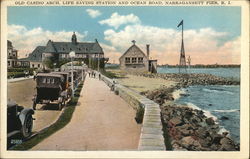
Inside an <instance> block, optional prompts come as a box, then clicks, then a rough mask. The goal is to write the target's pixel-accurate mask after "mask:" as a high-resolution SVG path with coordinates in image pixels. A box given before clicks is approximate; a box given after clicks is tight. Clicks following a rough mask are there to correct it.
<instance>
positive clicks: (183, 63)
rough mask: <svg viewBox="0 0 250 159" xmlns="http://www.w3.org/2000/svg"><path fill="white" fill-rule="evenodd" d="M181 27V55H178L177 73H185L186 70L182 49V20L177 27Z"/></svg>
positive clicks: (183, 50)
mask: <svg viewBox="0 0 250 159" xmlns="http://www.w3.org/2000/svg"><path fill="white" fill-rule="evenodd" d="M180 26H182V27H181V28H182V32H181V33H182V34H181V37H182V38H181V55H180V62H179V73H187V68H186V58H185V49H184V41H183V20H182V21H181V22H180V24H179V25H178V26H177V27H180Z"/></svg>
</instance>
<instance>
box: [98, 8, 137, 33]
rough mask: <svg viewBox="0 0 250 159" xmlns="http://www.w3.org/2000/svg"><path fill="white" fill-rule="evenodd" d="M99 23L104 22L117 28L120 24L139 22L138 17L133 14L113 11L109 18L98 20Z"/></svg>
mask: <svg viewBox="0 0 250 159" xmlns="http://www.w3.org/2000/svg"><path fill="white" fill-rule="evenodd" d="M99 23H100V24H102V25H103V24H106V25H109V26H111V27H114V28H115V29H118V28H119V27H120V26H121V25H124V24H139V23H140V19H139V18H138V17H137V16H136V15H134V14H129V15H119V14H118V13H117V12H115V13H113V14H112V15H111V17H110V18H109V19H105V20H101V21H99Z"/></svg>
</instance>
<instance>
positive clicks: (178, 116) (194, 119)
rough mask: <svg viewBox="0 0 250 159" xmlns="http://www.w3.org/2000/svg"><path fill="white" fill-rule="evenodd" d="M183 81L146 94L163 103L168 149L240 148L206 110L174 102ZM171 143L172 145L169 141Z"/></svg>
mask: <svg viewBox="0 0 250 159" xmlns="http://www.w3.org/2000/svg"><path fill="white" fill-rule="evenodd" d="M181 86H182V84H177V85H176V86H173V87H168V88H167V87H163V88H160V89H157V90H154V91H147V92H142V94H143V95H145V96H146V97H148V98H149V99H151V100H153V101H155V102H156V103H158V104H159V105H160V109H161V117H162V124H163V129H164V132H165V141H166V140H169V141H168V143H166V142H165V143H166V146H167V147H168V149H173V150H184V151H185V150H188V151H238V150H239V149H240V147H239V144H235V142H234V141H233V140H232V139H231V138H230V137H228V133H227V132H223V133H222V134H220V133H219V131H220V128H219V125H218V124H217V123H216V122H215V121H214V120H213V118H211V117H210V118H209V117H207V116H205V115H204V112H203V111H202V110H196V109H192V108H189V107H187V106H181V105H176V104H174V102H173V100H174V98H173V96H172V93H173V91H174V90H176V89H178V88H180V87H181ZM168 144H169V145H168Z"/></svg>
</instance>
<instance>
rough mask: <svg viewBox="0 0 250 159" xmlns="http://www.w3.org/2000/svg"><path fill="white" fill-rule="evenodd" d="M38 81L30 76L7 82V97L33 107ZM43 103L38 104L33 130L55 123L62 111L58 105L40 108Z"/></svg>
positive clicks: (22, 104)
mask: <svg viewBox="0 0 250 159" xmlns="http://www.w3.org/2000/svg"><path fill="white" fill-rule="evenodd" d="M35 88H36V82H35V81H34V80H33V79H30V78H15V79H11V81H9V80H8V82H7V99H8V100H11V101H14V102H16V103H17V104H19V105H21V106H24V107H25V108H32V104H33V101H32V98H33V96H34V95H35V94H36V89H35ZM41 107H42V105H41V104H39V105H38V106H37V108H38V110H36V111H35V114H34V116H33V117H34V118H35V119H36V120H34V127H33V132H37V131H40V130H41V129H43V128H45V127H47V126H48V125H50V124H51V123H53V122H54V121H55V120H56V119H57V118H58V116H59V114H60V111H58V110H57V107H55V106H54V107H48V109H45V110H40V108H41Z"/></svg>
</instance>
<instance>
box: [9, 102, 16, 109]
mask: <svg viewBox="0 0 250 159" xmlns="http://www.w3.org/2000/svg"><path fill="white" fill-rule="evenodd" d="M15 105H17V104H16V103H15V102H14V101H8V103H7V107H8V108H9V107H13V106H15Z"/></svg>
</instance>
